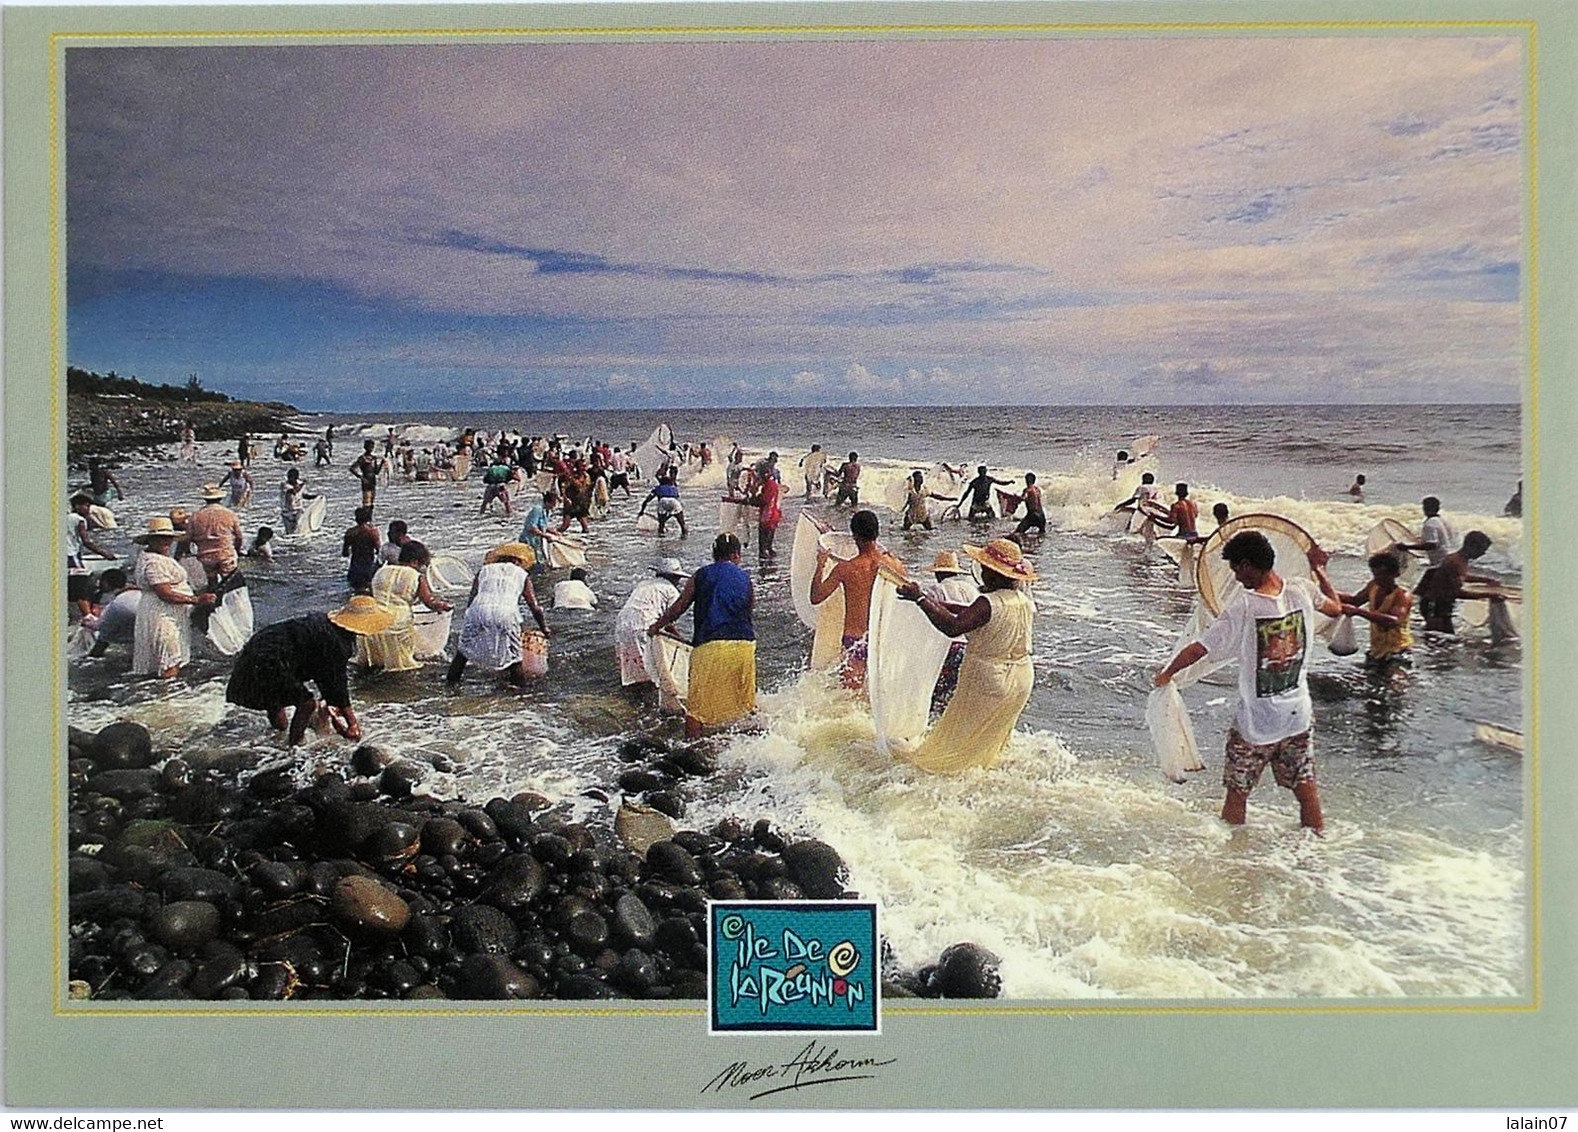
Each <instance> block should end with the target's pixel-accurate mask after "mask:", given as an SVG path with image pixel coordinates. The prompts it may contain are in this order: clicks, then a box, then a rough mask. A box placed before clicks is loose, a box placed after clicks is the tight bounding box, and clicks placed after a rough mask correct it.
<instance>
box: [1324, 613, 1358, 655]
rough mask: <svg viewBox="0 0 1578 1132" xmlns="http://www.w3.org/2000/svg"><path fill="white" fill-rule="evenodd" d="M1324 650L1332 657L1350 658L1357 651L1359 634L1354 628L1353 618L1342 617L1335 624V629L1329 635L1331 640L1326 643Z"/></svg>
mask: <svg viewBox="0 0 1578 1132" xmlns="http://www.w3.org/2000/svg"><path fill="white" fill-rule="evenodd" d="M1326 648H1327V649H1328V650H1330V652H1331V655H1332V656H1352V655H1353V654H1354V653H1356V652H1358V651H1359V634H1358V632H1357V631H1356V630H1355V628H1354V624H1353V618H1352V617H1344V618H1341V619H1340V620H1339V621H1338V622H1337V629H1336V631H1335V632H1334V633H1332V635H1331V640H1329V641H1327V642H1326Z"/></svg>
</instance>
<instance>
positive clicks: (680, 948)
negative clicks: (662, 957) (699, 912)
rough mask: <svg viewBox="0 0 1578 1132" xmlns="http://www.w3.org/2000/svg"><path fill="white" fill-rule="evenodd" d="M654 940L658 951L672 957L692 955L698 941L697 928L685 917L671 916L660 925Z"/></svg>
mask: <svg viewBox="0 0 1578 1132" xmlns="http://www.w3.org/2000/svg"><path fill="white" fill-rule="evenodd" d="M654 939H655V942H656V943H657V947H658V950H660V951H662V952H664V953H666V954H668V955H672V956H683V955H688V954H690V949H691V948H692V947H694V946H696V943H697V941H698V937H697V935H696V926H695V925H694V924H692V923H691V922H690V921H689V920H688V919H686V918H685V917H684V916H670V917H668V919H666V920H664V921H663V922H662V923H660V924H659V925H658V926H657V932H656V934H655V936H654Z"/></svg>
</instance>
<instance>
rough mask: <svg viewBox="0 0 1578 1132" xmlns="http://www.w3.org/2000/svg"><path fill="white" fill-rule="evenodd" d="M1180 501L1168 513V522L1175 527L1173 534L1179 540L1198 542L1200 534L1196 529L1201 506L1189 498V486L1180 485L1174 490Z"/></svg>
mask: <svg viewBox="0 0 1578 1132" xmlns="http://www.w3.org/2000/svg"><path fill="white" fill-rule="evenodd" d="M1173 492H1174V494H1176V495H1177V496H1178V501H1177V502H1176V503H1174V504H1173V505H1172V507H1171V509H1169V510H1168V512H1167V521H1168V522H1169V523H1171V524H1172V525H1173V527H1175V528H1176V529H1175V531H1174V532H1173V533H1174V534H1176V535H1177V536H1178V537H1179V538H1182V539H1187V540H1188V541H1190V542H1197V541H1199V538H1200V532H1199V531H1198V530H1197V529H1196V527H1197V525H1198V524H1199V521H1200V505H1199V504H1198V503H1196V502H1195V501H1194V500H1192V499H1190V498H1189V485H1188V484H1186V483H1181V484H1178V485H1177V486H1175V487H1174V488H1173Z"/></svg>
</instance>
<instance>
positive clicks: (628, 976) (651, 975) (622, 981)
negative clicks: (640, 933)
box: [612, 947, 658, 995]
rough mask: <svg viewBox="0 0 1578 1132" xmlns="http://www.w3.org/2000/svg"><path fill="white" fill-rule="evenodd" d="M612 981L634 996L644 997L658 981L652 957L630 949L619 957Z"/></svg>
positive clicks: (655, 965) (656, 968) (635, 949)
mask: <svg viewBox="0 0 1578 1132" xmlns="http://www.w3.org/2000/svg"><path fill="white" fill-rule="evenodd" d="M612 977H613V980H614V981H615V982H617V983H618V984H619V985H620V986H622V987H624V988H625V989H626V990H629V991H631V992H632V993H634V994H638V995H644V994H646V993H647V992H649V991H650V990H651V989H652V985H653V984H654V983H656V982H657V980H658V967H657V964H656V963H655V962H653V960H652V956H650V955H648V954H647V953H646V952H644V951H641V950H639V949H637V948H634V947H632V948H631V949H630V950H628V951H626V952H625V953H624V954H623V955H621V956H620V957H619V964H618V966H616V967H615V968H614V970H613V974H612Z"/></svg>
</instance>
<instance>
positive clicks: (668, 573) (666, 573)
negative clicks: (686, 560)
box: [652, 558, 690, 578]
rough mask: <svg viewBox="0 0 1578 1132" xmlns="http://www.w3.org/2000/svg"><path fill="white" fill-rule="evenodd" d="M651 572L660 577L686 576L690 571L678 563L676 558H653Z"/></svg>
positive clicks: (688, 575)
mask: <svg viewBox="0 0 1578 1132" xmlns="http://www.w3.org/2000/svg"><path fill="white" fill-rule="evenodd" d="M652 572H653V573H654V574H656V575H658V576H659V577H662V578H688V577H690V573H689V572H688V571H687V570H686V569H685V567H683V566H681V565H680V562H679V559H678V558H655V559H653V560H652Z"/></svg>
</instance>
